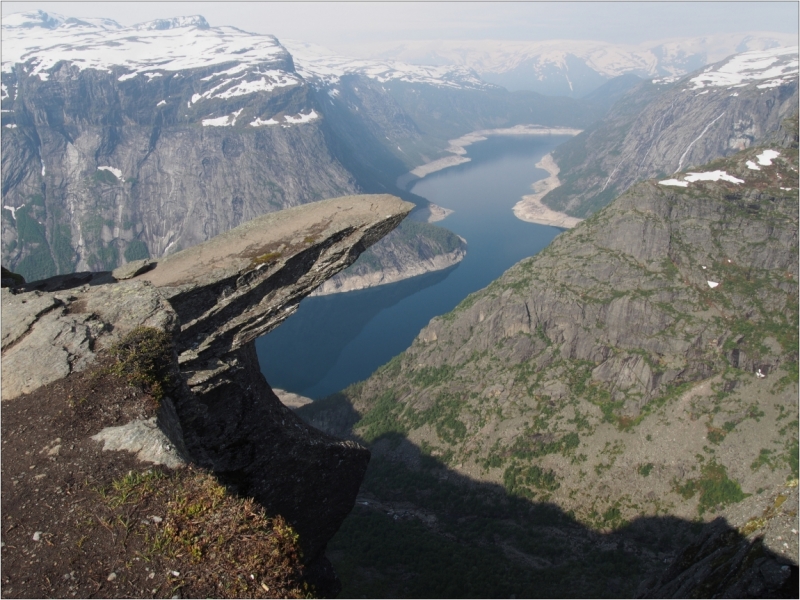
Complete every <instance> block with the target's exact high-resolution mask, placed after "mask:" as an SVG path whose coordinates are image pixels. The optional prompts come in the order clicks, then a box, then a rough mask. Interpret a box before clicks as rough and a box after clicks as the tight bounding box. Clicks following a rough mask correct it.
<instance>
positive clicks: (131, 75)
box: [117, 73, 138, 81]
mask: <svg viewBox="0 0 800 600" xmlns="http://www.w3.org/2000/svg"><path fill="white" fill-rule="evenodd" d="M137 75H138V73H126V74H125V75H120V76H119V77H117V81H128V79H133V78H134V77H136V76H137Z"/></svg>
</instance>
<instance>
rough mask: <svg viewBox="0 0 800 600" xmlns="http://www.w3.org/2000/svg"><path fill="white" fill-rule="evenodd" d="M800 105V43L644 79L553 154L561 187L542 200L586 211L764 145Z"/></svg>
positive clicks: (557, 206)
mask: <svg viewBox="0 0 800 600" xmlns="http://www.w3.org/2000/svg"><path fill="white" fill-rule="evenodd" d="M797 105H798V47H797V46H791V47H788V48H773V49H770V50H756V51H751V52H744V53H741V54H736V55H734V56H731V57H729V58H726V59H724V60H722V61H719V62H717V63H715V64H713V65H710V66H708V67H706V68H705V69H702V70H699V71H696V72H694V73H690V74H689V75H686V76H684V77H661V78H656V79H653V80H649V81H645V82H642V83H641V84H640V85H639V86H638V87H637V88H634V89H633V90H632V91H631V92H630V93H629V94H628V95H627V96H625V97H623V98H622V100H620V101H619V102H618V103H617V104H616V105H615V106H614V108H612V110H611V111H610V112H609V114H608V115H607V116H606V117H605V118H604V119H603V120H602V121H601V122H599V123H597V124H595V125H594V126H592V127H591V128H589V129H587V130H586V131H584V132H583V133H582V134H580V135H579V136H576V137H575V138H573V139H571V140H569V141H568V142H566V143H565V144H563V145H562V146H560V147H559V148H557V149H556V150H555V151H554V152H553V158H554V159H555V161H556V163H557V164H558V165H559V167H560V169H561V173H560V174H559V177H560V178H562V181H563V184H562V185H561V186H560V187H558V188H556V189H554V190H553V191H551V192H549V193H548V194H547V195H546V196H545V197H544V198H543V199H542V201H543V202H544V203H545V204H546V205H547V206H549V207H551V208H554V209H557V210H561V211H565V212H567V213H569V214H571V215H573V216H580V217H584V216H587V215H588V214H591V213H593V212H595V211H597V210H599V209H600V208H602V207H603V206H605V205H606V204H607V203H608V202H610V201H611V200H613V199H614V198H615V197H616V196H618V195H619V194H621V193H622V192H624V191H625V190H627V189H628V188H629V187H630V186H631V185H633V184H634V183H635V182H636V181H640V180H642V179H647V178H650V177H655V176H660V175H664V176H667V175H670V176H671V175H673V174H675V173H679V172H681V171H685V170H687V169H690V168H692V167H693V166H697V165H702V164H704V163H707V162H710V161H711V160H713V159H715V158H719V157H724V156H728V155H730V154H733V153H734V152H738V151H740V150H744V149H746V148H749V147H750V146H752V145H754V144H759V143H763V142H764V141H765V139H766V137H767V136H769V135H774V132H775V131H778V130H779V129H780V128H781V126H782V121H783V120H784V119H786V118H787V117H791V116H792V115H793V114H795V115H796V114H797ZM665 178H666V177H665Z"/></svg>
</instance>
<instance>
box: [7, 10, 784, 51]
mask: <svg viewBox="0 0 800 600" xmlns="http://www.w3.org/2000/svg"><path fill="white" fill-rule="evenodd" d="M36 9H42V10H45V11H52V12H57V13H61V14H63V15H66V16H74V17H101V16H102V17H109V18H111V19H114V20H116V21H118V22H119V23H121V24H123V25H132V24H134V23H139V22H142V21H148V20H151V19H156V18H164V17H173V16H179V15H190V14H202V15H203V16H204V17H206V19H207V20H208V22H209V23H210V24H211V25H212V26H216V25H233V26H235V27H239V28H241V29H244V30H246V31H253V32H259V33H272V34H274V35H276V36H278V38H294V39H298V40H302V41H307V42H314V43H317V44H321V45H324V46H328V47H329V48H331V49H334V50H335V49H336V48H337V47H343V46H344V47H346V46H349V45H351V44H359V43H369V42H387V41H395V40H398V41H399V40H414V39H416V40H419V39H462V40H465V39H505V40H544V39H592V40H603V41H610V42H622V43H638V42H644V41H649V40H656V39H663V38H670V37H686V36H701V35H707V34H713V33H731V32H752V31H773V32H782V33H793V34H795V35H797V30H798V3H797V2H796V1H789V2H388V3H387V2H219V1H217V2H27V1H26V2H7V1H4V2H2V14H3V15H7V14H10V13H14V12H22V11H28V10H36Z"/></svg>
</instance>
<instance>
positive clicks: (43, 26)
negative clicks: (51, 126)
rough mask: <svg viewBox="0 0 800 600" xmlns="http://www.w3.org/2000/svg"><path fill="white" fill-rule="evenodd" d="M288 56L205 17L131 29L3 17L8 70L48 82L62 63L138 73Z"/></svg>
mask: <svg viewBox="0 0 800 600" xmlns="http://www.w3.org/2000/svg"><path fill="white" fill-rule="evenodd" d="M286 57H287V53H286V50H285V49H284V48H283V47H282V46H281V44H280V43H279V42H278V40H277V39H276V38H275V37H274V36H272V35H262V34H255V33H247V32H245V31H242V30H241V29H237V28H235V27H210V26H209V25H208V23H207V22H206V20H205V19H204V18H203V17H200V16H192V17H177V18H174V19H158V20H156V21H151V22H149V23H143V24H139V25H134V26H131V27H123V26H121V25H119V24H118V23H115V22H114V21H111V20H109V19H66V18H64V17H61V16H58V15H54V14H52V13H50V14H48V13H42V12H41V11H39V13H35V12H29V13H23V14H21V15H9V16H8V17H4V18H3V70H4V71H8V70H10V69H11V68H12V67H13V64H14V63H29V64H31V65H32V66H33V68H32V71H31V74H32V75H38V76H39V77H40V78H42V79H43V80H46V78H47V74H46V71H48V70H49V69H51V68H52V67H53V66H55V65H56V64H57V63H59V62H61V61H67V62H69V63H72V64H73V65H75V66H76V67H78V68H79V69H81V70H83V69H97V70H99V71H106V72H111V70H112V67H115V66H116V67H122V68H124V69H125V70H126V71H129V72H131V73H134V74H138V73H145V72H153V71H154V70H155V69H158V70H159V71H182V70H184V69H198V68H207V67H213V66H216V65H219V66H222V65H226V66H229V65H230V64H231V63H237V64H243V65H245V68H252V67H255V66H257V65H263V64H264V63H272V64H274V63H275V62H276V61H282V60H284V59H285V58H286Z"/></svg>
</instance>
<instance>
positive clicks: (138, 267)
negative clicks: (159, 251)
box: [111, 258, 156, 281]
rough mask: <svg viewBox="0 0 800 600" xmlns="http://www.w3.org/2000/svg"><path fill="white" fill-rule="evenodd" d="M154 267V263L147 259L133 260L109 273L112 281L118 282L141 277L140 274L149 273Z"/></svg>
mask: <svg viewBox="0 0 800 600" xmlns="http://www.w3.org/2000/svg"><path fill="white" fill-rule="evenodd" d="M155 266H156V263H155V261H153V260H150V259H149V258H143V259H142V260H134V261H132V262H129V263H126V264H124V265H122V266H121V267H117V268H116V269H114V270H113V271H111V275H113V277H114V279H117V280H118V281H122V280H124V279H132V278H134V277H136V276H137V275H141V274H142V273H145V272H147V271H149V270H150V269H152V268H154V267H155Z"/></svg>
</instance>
